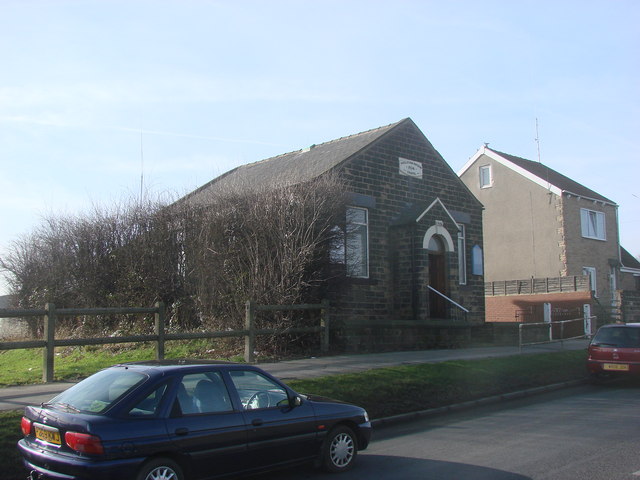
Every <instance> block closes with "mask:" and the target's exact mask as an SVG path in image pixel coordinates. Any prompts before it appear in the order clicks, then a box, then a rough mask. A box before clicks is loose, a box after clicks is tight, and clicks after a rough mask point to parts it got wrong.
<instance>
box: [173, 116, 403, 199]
mask: <svg viewBox="0 0 640 480" xmlns="http://www.w3.org/2000/svg"><path fill="white" fill-rule="evenodd" d="M407 122H411V123H413V121H412V120H411V119H410V118H405V119H403V120H400V121H399V122H396V123H392V124H390V125H387V126H384V127H379V128H374V129H372V130H367V131H365V132H361V133H357V134H355V135H350V136H348V137H342V138H338V139H336V140H331V141H329V142H325V143H321V144H318V145H312V146H310V147H309V148H305V149H302V150H297V151H295V152H290V153H285V154H282V155H278V156H275V157H271V158H267V159H265V160H261V161H259V162H254V163H250V164H247V165H241V166H239V167H236V168H234V169H233V170H230V171H228V172H227V173H225V174H223V175H221V176H219V177H217V178H215V179H213V180H211V181H210V182H209V183H206V184H205V185H203V186H202V187H200V188H198V189H197V190H195V191H193V192H191V193H190V194H189V195H187V196H186V197H185V199H187V198H191V197H193V196H201V195H203V194H204V195H205V196H206V192H207V191H209V190H210V189H212V188H215V189H218V188H221V187H224V186H226V185H240V186H242V187H244V188H248V187H255V186H258V185H260V184H263V183H277V184H281V185H295V184H299V183H303V182H306V181H309V180H312V179H314V178H316V177H318V176H320V175H322V174H323V173H325V172H328V171H329V170H331V169H332V168H334V167H336V166H337V165H339V164H340V163H342V162H344V161H345V160H347V159H348V158H350V157H352V156H353V155H355V154H357V153H359V152H360V151H362V150H363V149H365V148H367V147H369V146H370V145H371V144H372V143H373V142H375V141H377V140H379V139H380V138H381V137H383V136H384V135H385V134H387V133H389V132H390V131H392V130H393V129H395V128H396V127H398V126H400V125H402V124H404V123H407Z"/></svg>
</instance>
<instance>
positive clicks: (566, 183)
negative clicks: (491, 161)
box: [486, 147, 616, 205]
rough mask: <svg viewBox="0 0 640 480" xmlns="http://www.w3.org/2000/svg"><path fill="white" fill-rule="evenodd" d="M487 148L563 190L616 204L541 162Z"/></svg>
mask: <svg viewBox="0 0 640 480" xmlns="http://www.w3.org/2000/svg"><path fill="white" fill-rule="evenodd" d="M486 150H491V151H492V152H494V153H496V154H498V155H500V156H501V157H503V158H505V159H507V160H508V161H510V162H512V163H514V164H515V165H517V166H518V167H520V168H523V169H525V170H527V171H528V172H530V173H532V174H533V175H535V176H536V177H538V178H541V179H542V180H544V181H546V182H548V183H550V184H551V185H554V186H556V187H558V188H559V189H560V190H562V191H563V192H566V193H572V194H574V195H577V196H580V197H588V198H590V199H593V200H600V201H602V202H607V203H611V204H613V205H615V204H616V203H615V202H614V201H613V200H610V199H608V198H607V197H605V196H603V195H600V194H599V193H598V192H595V191H593V190H591V189H590V188H587V187H585V186H584V185H581V184H580V183H578V182H576V181H575V180H571V179H570V178H569V177H567V176H565V175H562V174H561V173H559V172H556V171H555V170H553V169H552V168H549V167H547V166H546V165H544V164H542V163H540V162H534V161H532V160H527V159H526V158H520V157H516V156H515V155H509V154H508V153H504V152H499V151H497V150H494V149H493V148H488V147H487V148H486Z"/></svg>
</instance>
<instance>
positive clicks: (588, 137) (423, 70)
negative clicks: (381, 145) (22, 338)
mask: <svg viewBox="0 0 640 480" xmlns="http://www.w3.org/2000/svg"><path fill="white" fill-rule="evenodd" d="M639 23H640V2H638V1H637V0H597V1H596V0H580V1H573V0H534V1H528V0H518V1H513V0H496V1H483V0H449V1H441V0H421V1H419V0H395V1H388V0H387V1H378V0H326V1H325V0H315V1H311V0H297V1H284V0H260V1H259V0H225V1H214V0H179V1H178V0H155V1H150V0H149V1H145V0H126V1H119V0H102V1H97V0H81V1H80V0H75V1H73V0H69V1H61V0H48V1H45V0H41V1H30V0H0V192H1V193H0V256H2V255H5V254H6V252H7V251H8V249H10V247H11V245H12V242H14V241H16V240H18V239H19V238H23V237H24V236H25V235H28V234H29V233H30V232H32V231H33V230H34V229H35V228H36V227H37V226H38V225H40V224H41V222H42V219H43V218H44V217H45V216H49V215H54V216H55V215H75V214H82V212H86V211H88V210H90V209H91V208H92V207H93V206H95V205H103V206H108V205H109V204H112V203H113V202H119V201H122V200H123V199H131V198H136V196H139V195H140V192H141V191H143V192H145V195H151V196H154V197H155V196H167V197H171V198H175V197H177V196H181V195H183V194H185V193H187V192H189V191H191V190H193V189H195V188H197V187H198V186H200V185H202V184H204V183H206V182H208V181H209V180H211V179H212V178H214V177H216V176H218V175H220V174H222V173H224V172H226V171H228V170H230V169H232V168H234V167H236V166H238V165H242V164H245V163H250V162H254V161H258V160H261V159H265V158H268V157H271V156H274V155H278V154H281V153H286V152H290V151H294V150H298V149H301V148H305V147H308V146H310V145H312V144H318V143H322V142H325V141H329V140H332V139H335V138H339V137H343V136H347V135H351V134H355V133H358V132H362V131H365V130H369V129H371V128H376V127H379V126H383V125H388V124H391V123H394V122H397V121H399V120H401V119H403V118H406V117H411V118H412V119H413V121H414V122H415V123H416V124H417V126H418V127H419V128H420V129H421V130H422V132H423V133H424V134H425V135H426V137H427V138H428V139H429V140H430V141H431V143H432V144H433V145H434V147H435V148H436V150H438V151H439V152H440V154H441V155H442V156H443V157H444V159H445V160H446V161H447V163H448V164H449V165H450V166H451V168H452V169H453V170H454V171H458V169H459V168H461V167H462V166H463V165H464V164H465V162H466V161H467V160H468V159H469V157H471V156H472V155H473V154H474V153H475V152H476V151H477V150H478V148H480V147H481V146H482V145H483V144H484V143H485V142H488V143H489V145H490V147H491V148H494V149H496V150H499V151H502V152H506V153H509V154H512V155H516V156H520V157H524V158H528V159H531V160H537V159H538V151H539V152H540V160H541V161H542V162H543V163H545V164H546V165H548V166H550V167H551V168H553V169H555V170H558V171H559V172H561V173H563V174H565V175H567V176H569V177H571V178H572V179H574V180H576V181H578V182H580V183H582V184H583V185H585V186H587V187H589V188H591V189H592V190H595V191H596V192H598V193H600V194H602V195H604V196H606V197H608V198H610V199H611V200H613V201H615V202H616V203H617V204H618V205H619V206H620V207H619V226H620V240H621V244H622V245H623V246H624V247H625V248H626V249H627V250H629V251H630V252H631V253H632V254H633V255H635V256H639V255H640V222H639V219H640V181H639V180H640V53H639V52H640V28H639V27H638V25H639ZM141 187H142V188H141ZM2 293H7V292H6V285H5V284H4V283H3V282H1V281H0V294H2Z"/></svg>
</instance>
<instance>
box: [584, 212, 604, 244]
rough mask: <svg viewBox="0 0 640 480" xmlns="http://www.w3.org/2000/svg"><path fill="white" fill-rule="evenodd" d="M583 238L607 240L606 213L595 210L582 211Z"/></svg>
mask: <svg viewBox="0 0 640 480" xmlns="http://www.w3.org/2000/svg"><path fill="white" fill-rule="evenodd" d="M580 220H581V222H580V223H581V225H582V236H583V237H585V238H593V239H596V240H606V239H607V235H606V232H605V222H604V213H603V212H596V211H595V210H587V209H586V208H581V209H580Z"/></svg>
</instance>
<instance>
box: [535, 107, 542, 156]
mask: <svg viewBox="0 0 640 480" xmlns="http://www.w3.org/2000/svg"><path fill="white" fill-rule="evenodd" d="M535 140H536V145H537V146H538V163H542V162H541V161H540V135H539V134H538V117H536V139H535Z"/></svg>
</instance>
